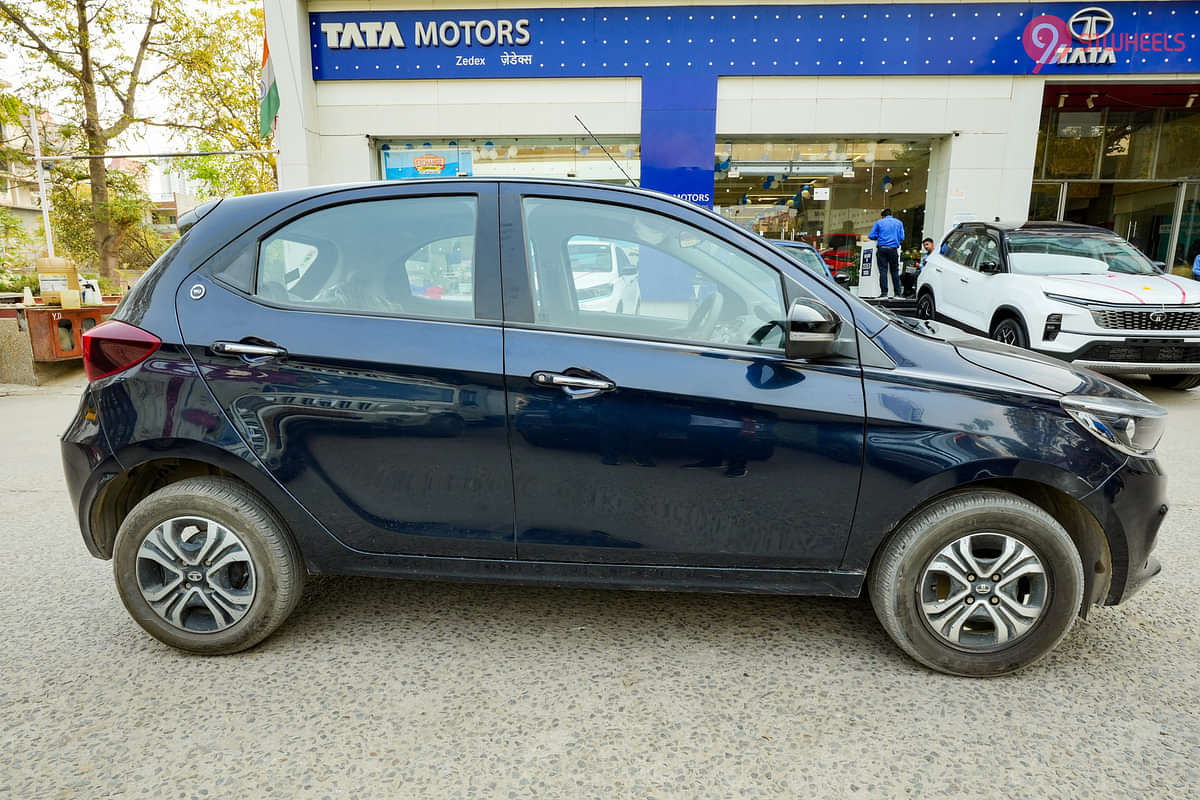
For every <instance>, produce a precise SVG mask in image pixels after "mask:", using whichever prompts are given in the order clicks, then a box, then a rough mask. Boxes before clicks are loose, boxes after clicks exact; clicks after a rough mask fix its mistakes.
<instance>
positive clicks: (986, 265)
mask: <svg viewBox="0 0 1200 800" xmlns="http://www.w3.org/2000/svg"><path fill="white" fill-rule="evenodd" d="M979 271H980V272H982V273H983V274H984V275H995V274H996V273H997V272H999V271H1000V265H999V264H997V263H996V262H995V261H985V262H983V263H982V264H980V265H979Z"/></svg>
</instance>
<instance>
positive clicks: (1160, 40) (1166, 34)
mask: <svg viewBox="0 0 1200 800" xmlns="http://www.w3.org/2000/svg"><path fill="white" fill-rule="evenodd" d="M1116 27H1117V23H1116V20H1115V18H1114V17H1113V15H1112V12H1111V11H1109V10H1108V9H1107V8H1103V7H1101V6H1087V7H1086V8H1081V9H1079V10H1078V11H1076V12H1075V13H1074V14H1072V15H1071V17H1070V19H1068V20H1066V21H1064V20H1063V19H1062V18H1061V17H1056V16H1054V15H1053V14H1042V15H1040V16H1037V17H1034V18H1033V19H1031V20H1029V24H1028V25H1026V26H1025V33H1024V34H1023V35H1022V37H1021V41H1022V44H1023V45H1024V46H1025V52H1026V53H1027V54H1028V55H1029V57H1030V58H1032V59H1033V60H1034V66H1033V72H1034V74H1037V73H1039V72H1041V71H1042V67H1044V66H1045V65H1047V64H1057V65H1096V66H1101V65H1105V64H1112V65H1115V64H1116V63H1117V54H1118V53H1122V52H1124V53H1129V54H1131V56H1132V54H1134V53H1178V52H1181V51H1183V50H1184V49H1186V48H1187V36H1186V35H1185V34H1183V33H1182V32H1173V31H1157V32H1156V31H1144V32H1141V33H1117V32H1116ZM1142 60H1143V61H1145V59H1144V58H1143V59H1142ZM1128 61H1129V59H1128V58H1127V59H1126V62H1127V63H1128Z"/></svg>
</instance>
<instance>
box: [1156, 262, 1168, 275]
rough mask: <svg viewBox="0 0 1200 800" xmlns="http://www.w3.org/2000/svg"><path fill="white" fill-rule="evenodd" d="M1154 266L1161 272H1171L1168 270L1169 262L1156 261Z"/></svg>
mask: <svg viewBox="0 0 1200 800" xmlns="http://www.w3.org/2000/svg"><path fill="white" fill-rule="evenodd" d="M1154 266H1155V267H1157V268H1158V271H1159V272H1169V271H1170V270H1168V269H1167V262H1165V261H1155V262H1154Z"/></svg>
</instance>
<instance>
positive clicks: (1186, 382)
mask: <svg viewBox="0 0 1200 800" xmlns="http://www.w3.org/2000/svg"><path fill="white" fill-rule="evenodd" d="M1150 383H1152V384H1154V385H1155V386H1157V387H1159V388H1160V389H1195V388H1196V387H1197V386H1200V375H1175V374H1168V375H1151V376H1150Z"/></svg>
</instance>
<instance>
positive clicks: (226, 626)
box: [113, 477, 305, 655]
mask: <svg viewBox="0 0 1200 800" xmlns="http://www.w3.org/2000/svg"><path fill="white" fill-rule="evenodd" d="M113 572H114V574H115V576H116V581H117V590H118V591H119V592H120V595H121V600H122V601H123V602H124V603H125V607H126V608H127V609H128V610H129V613H130V614H131V615H132V616H133V618H134V620H135V621H137V623H138V624H139V625H141V626H142V627H143V628H145V629H146V631H147V632H148V633H150V635H151V636H154V637H155V638H156V639H158V640H159V641H161V642H164V643H166V644H169V645H171V646H172V647H178V648H180V649H181V650H188V651H191V652H194V653H205V654H211V655H216V654H222V653H235V652H237V651H239V650H244V649H246V648H248V647H252V646H254V645H255V644H258V643H259V642H260V641H262V640H263V639H265V638H266V637H267V636H269V635H270V634H271V633H272V632H273V631H274V630H275V629H276V628H278V627H279V625H280V624H282V623H283V621H284V620H285V619H287V617H288V615H289V614H291V612H292V610H293V609H294V608H295V607H296V603H297V602H298V601H299V599H300V595H301V593H302V591H303V588H304V574H305V572H304V564H303V561H302V560H301V557H300V554H299V552H298V550H297V549H296V546H295V543H294V542H292V540H291V537H290V536H289V535H288V533H287V531H286V530H285V529H284V526H283V523H282V522H281V521H280V520H279V519H278V518H277V517H276V515H275V514H274V513H273V512H272V511H271V510H270V508H269V507H268V506H267V505H266V503H265V501H263V500H262V499H261V498H260V497H258V496H257V495H255V494H254V493H253V492H251V491H249V490H248V489H247V488H246V487H245V486H243V485H242V484H240V483H238V482H236V481H233V480H230V479H228V478H219V477H199V478H189V479H187V480H183V481H180V482H178V483H173V484H171V485H169V486H165V487H163V488H162V489H159V490H158V491H156V492H154V493H153V494H151V495H149V496H148V497H146V498H145V499H143V500H142V501H141V502H140V503H138V504H137V505H136V506H134V508H133V510H132V511H131V512H129V515H128V516H127V517H126V518H125V520H124V521H123V522H122V523H121V527H120V530H118V531H117V539H116V545H115V547H114V551H113Z"/></svg>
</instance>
